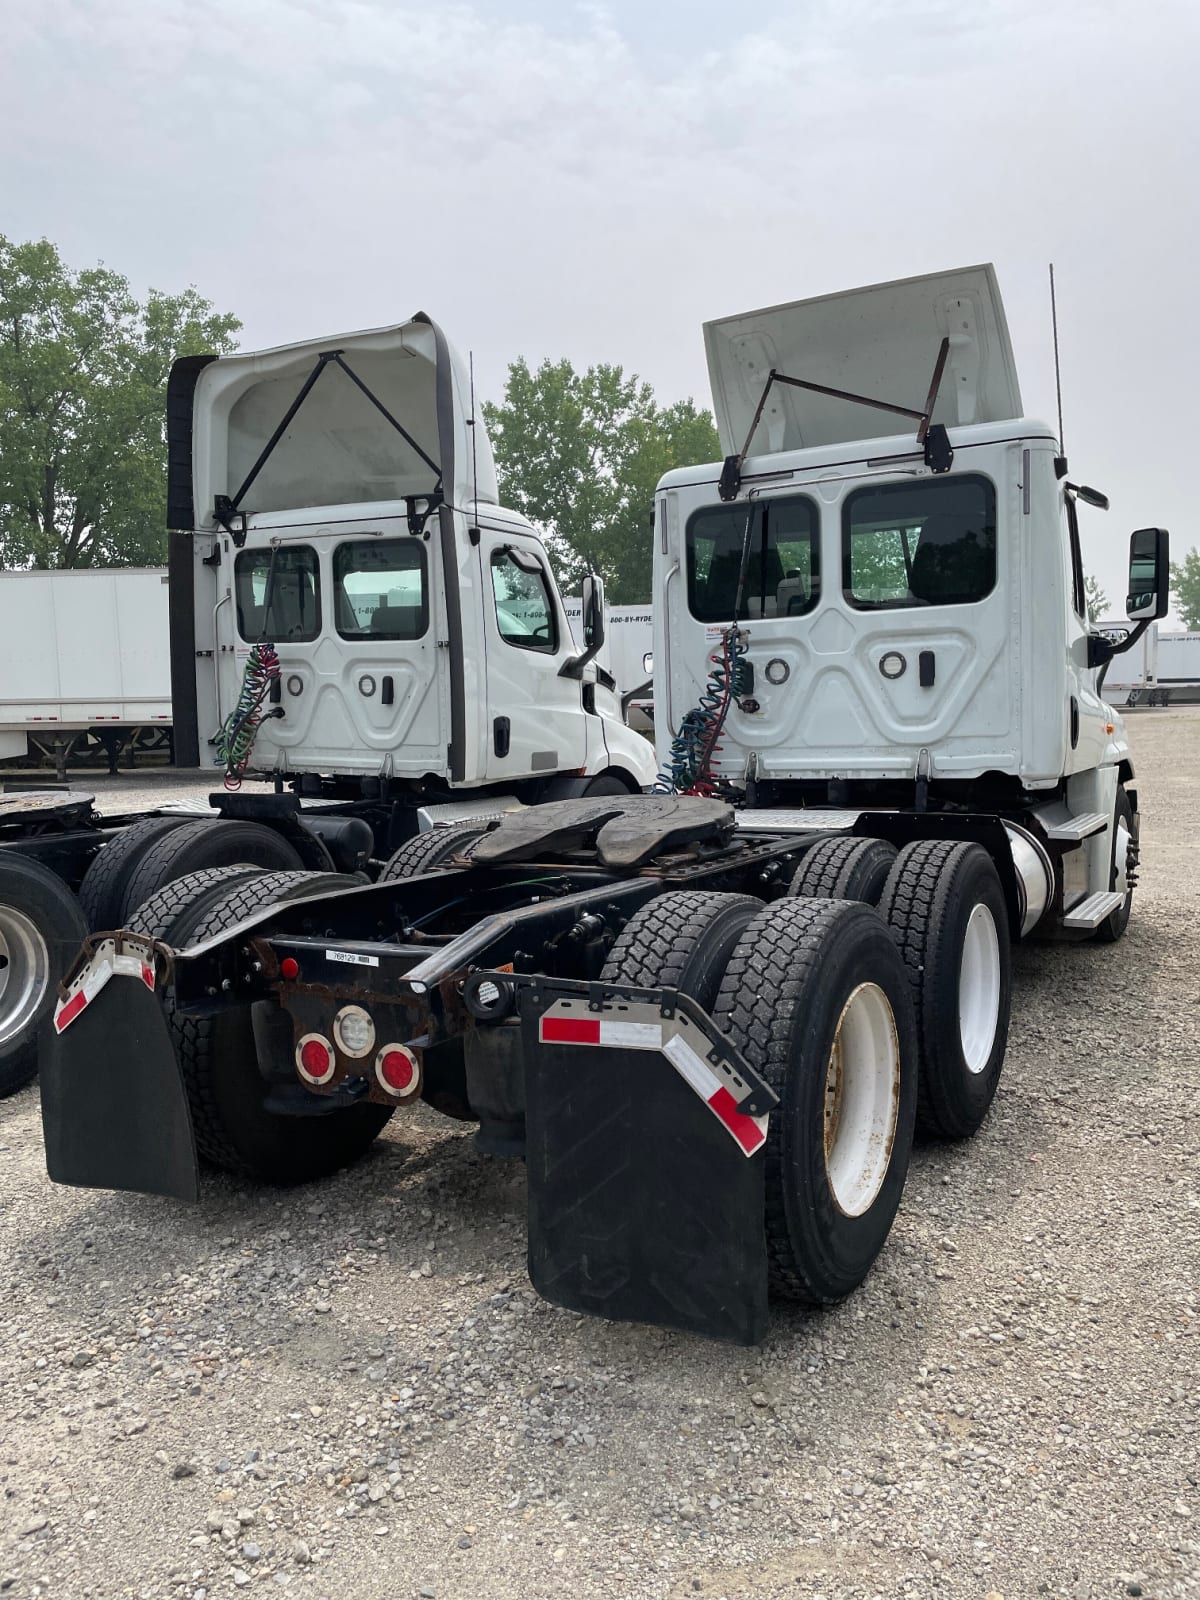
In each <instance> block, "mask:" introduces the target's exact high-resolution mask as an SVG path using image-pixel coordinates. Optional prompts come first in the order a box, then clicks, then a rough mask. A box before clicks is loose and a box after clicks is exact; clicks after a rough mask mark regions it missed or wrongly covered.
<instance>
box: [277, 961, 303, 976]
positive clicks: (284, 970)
mask: <svg viewBox="0 0 1200 1600" xmlns="http://www.w3.org/2000/svg"><path fill="white" fill-rule="evenodd" d="M279 976H280V977H281V978H298V977H299V976H300V963H299V962H298V961H297V960H296V958H295V956H284V958H283V960H282V961H281V962H280V963H279Z"/></svg>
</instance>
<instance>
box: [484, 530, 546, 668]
mask: <svg viewBox="0 0 1200 1600" xmlns="http://www.w3.org/2000/svg"><path fill="white" fill-rule="evenodd" d="M491 565H492V594H493V596H494V597H495V601H496V626H497V627H498V628H499V630H500V637H501V638H502V639H503V640H504V641H505V643H506V644H511V645H515V646H516V647H517V649H518V650H542V651H545V652H546V654H548V655H553V654H554V653H555V652H556V651H557V649H558V626H557V623H556V621H555V615H554V601H553V600H552V599H551V596H550V586H549V584H548V583H547V582H546V573H545V570H544V568H543V567H542V564H541V562H540V561H538V559H537V557H536V556H531V555H527V554H526V553H525V552H524V551H523V550H515V549H513V548H511V547H507V548H505V549H503V550H493V552H492V563H491Z"/></svg>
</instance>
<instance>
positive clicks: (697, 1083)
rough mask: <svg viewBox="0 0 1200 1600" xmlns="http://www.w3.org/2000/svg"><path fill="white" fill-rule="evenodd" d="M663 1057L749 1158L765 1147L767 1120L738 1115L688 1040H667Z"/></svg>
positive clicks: (730, 1095) (725, 1093) (718, 1082)
mask: <svg viewBox="0 0 1200 1600" xmlns="http://www.w3.org/2000/svg"><path fill="white" fill-rule="evenodd" d="M663 1055H665V1056H666V1058H667V1060H668V1061H669V1062H670V1063H671V1065H672V1066H673V1067H674V1068H675V1070H676V1072H678V1073H679V1075H680V1077H681V1078H684V1079H685V1080H686V1081H687V1082H688V1083H690V1084H691V1086H692V1088H693V1089H694V1090H695V1091H696V1093H697V1094H698V1095H699V1096H700V1098H701V1100H703V1101H704V1103H705V1105H706V1106H707V1107H708V1109H709V1110H710V1111H711V1112H712V1113H713V1115H714V1116H715V1117H716V1118H718V1120H719V1121H721V1122H723V1123H724V1124H725V1127H726V1128H727V1129H728V1130H729V1132H730V1133H731V1134H732V1135H733V1137H734V1138H735V1139H736V1140H737V1142H738V1144H740V1145H741V1147H742V1149H743V1150H744V1151H745V1152H746V1154H747V1155H748V1156H752V1155H753V1154H754V1152H755V1151H756V1150H757V1149H758V1148H759V1147H760V1146H761V1145H764V1144H765V1143H766V1141H767V1119H766V1117H748V1116H746V1115H745V1114H744V1113H743V1112H741V1111H739V1110H738V1108H737V1101H736V1100H735V1099H734V1098H733V1096H732V1094H730V1092H729V1090H728V1089H727V1088H726V1087H725V1085H724V1084H723V1083H722V1082H721V1080H720V1078H719V1077H718V1076H717V1074H716V1073H715V1072H714V1071H713V1069H712V1068H711V1067H710V1066H709V1064H708V1062H707V1061H705V1060H704V1058H703V1056H700V1055H697V1053H696V1052H695V1050H693V1049H692V1047H691V1045H690V1044H689V1043H688V1042H687V1040H686V1039H682V1038H680V1036H679V1035H678V1034H676V1035H675V1036H674V1037H673V1038H671V1039H668V1040H667V1042H666V1044H665V1045H663Z"/></svg>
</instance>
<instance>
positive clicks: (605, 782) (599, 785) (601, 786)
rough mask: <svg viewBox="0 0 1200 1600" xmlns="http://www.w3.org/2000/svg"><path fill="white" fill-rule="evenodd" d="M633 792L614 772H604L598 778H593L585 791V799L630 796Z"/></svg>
mask: <svg viewBox="0 0 1200 1600" xmlns="http://www.w3.org/2000/svg"><path fill="white" fill-rule="evenodd" d="M633 792H634V791H633V790H631V789H630V787H629V785H628V784H627V783H622V782H621V780H620V778H618V777H617V776H616V774H615V773H612V772H602V773H601V774H600V776H599V777H598V778H593V779H592V780H591V782H590V783H589V784H587V785H586V787H585V788H584V791H583V793H584V797H585V798H586V799H588V800H597V799H599V798H600V797H601V796H603V795H618V794H621V795H628V794H631V793H633Z"/></svg>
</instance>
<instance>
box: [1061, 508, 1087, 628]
mask: <svg viewBox="0 0 1200 1600" xmlns="http://www.w3.org/2000/svg"><path fill="white" fill-rule="evenodd" d="M1063 498H1064V500H1065V501H1066V506H1067V540H1068V543H1069V549H1070V556H1071V604H1072V605H1073V606H1074V607H1075V615H1076V616H1077V617H1079V618H1081V619H1082V620H1083V621H1084V622H1086V621H1087V588H1086V586H1085V584H1084V581H1083V549H1082V546H1081V545H1080V542H1079V511H1078V508H1077V506H1076V504H1075V498H1074V496H1073V495H1069V494H1068V495H1064V497H1063Z"/></svg>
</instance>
